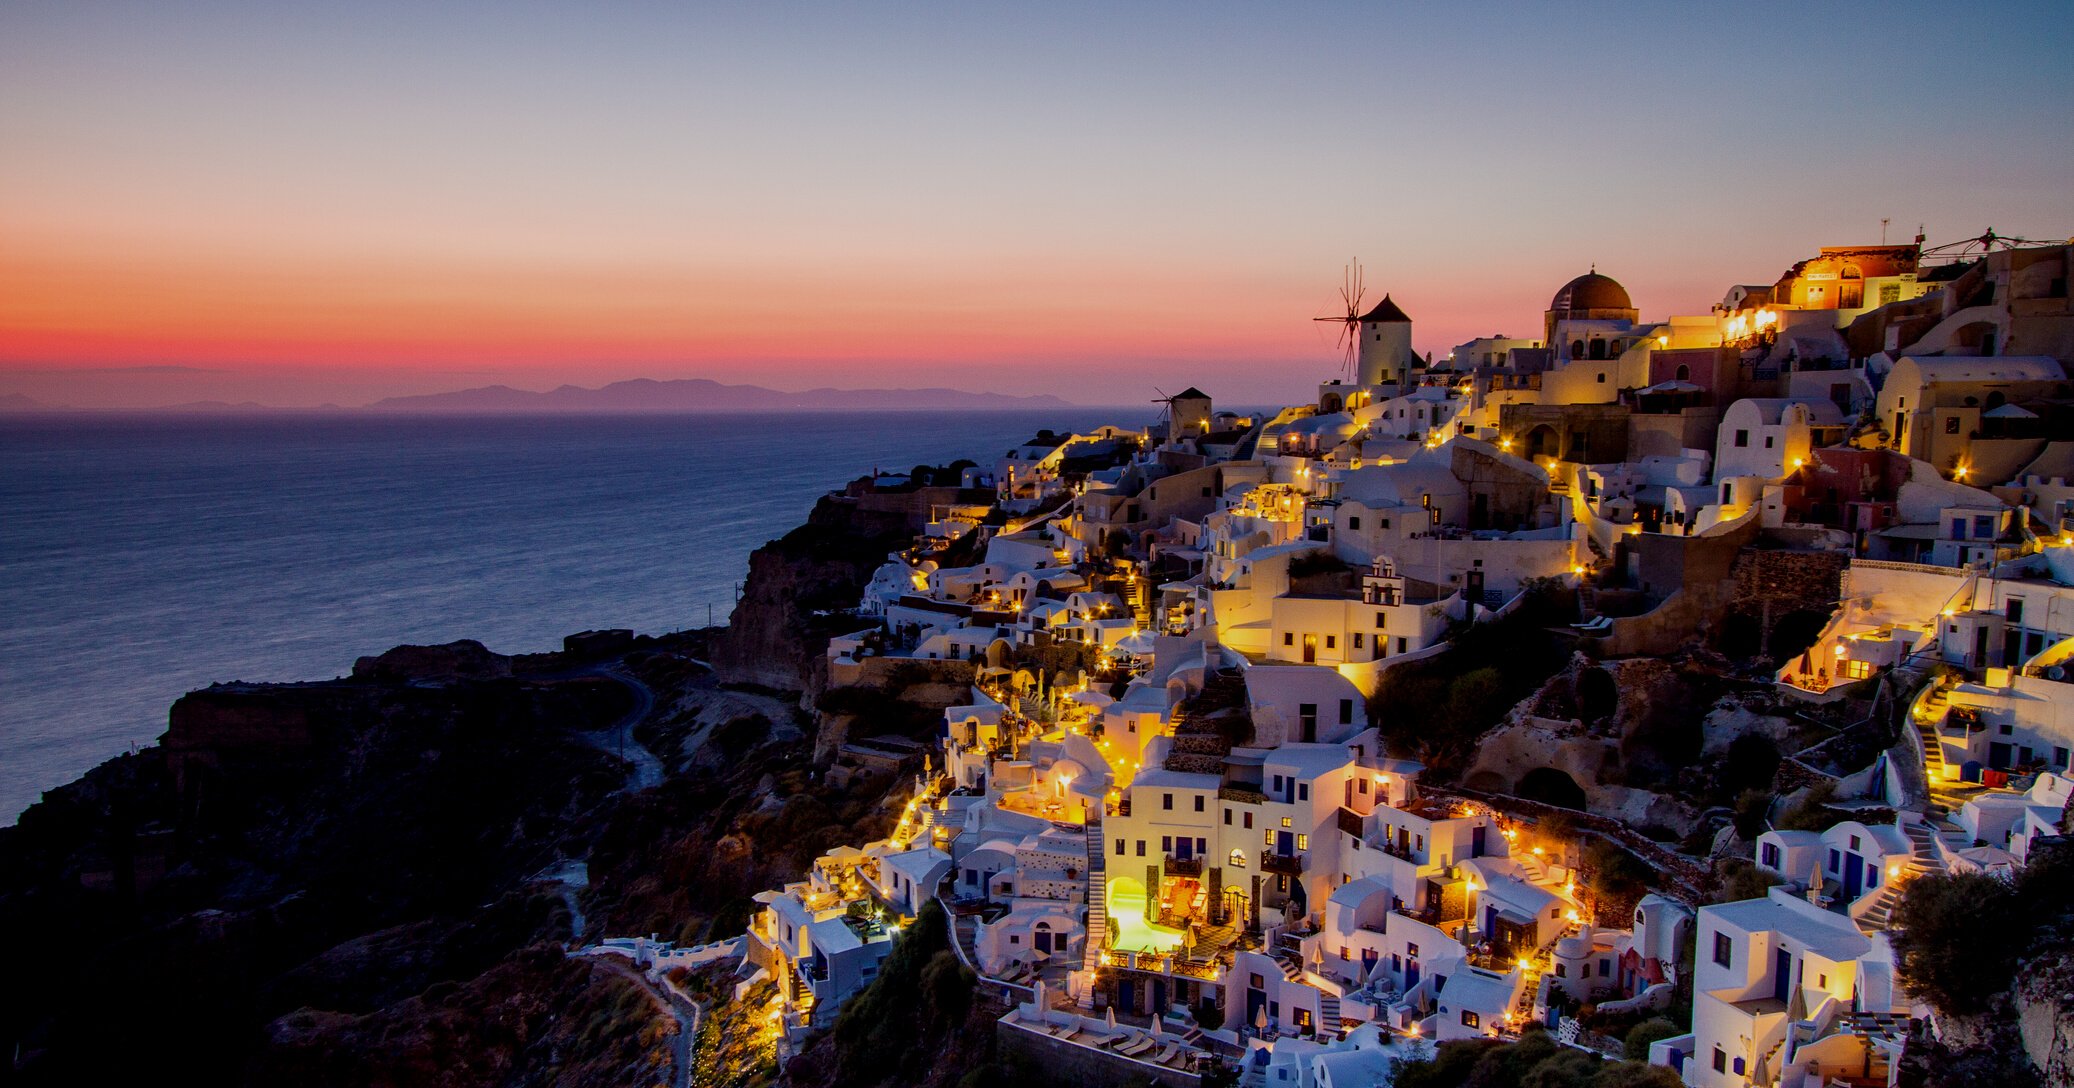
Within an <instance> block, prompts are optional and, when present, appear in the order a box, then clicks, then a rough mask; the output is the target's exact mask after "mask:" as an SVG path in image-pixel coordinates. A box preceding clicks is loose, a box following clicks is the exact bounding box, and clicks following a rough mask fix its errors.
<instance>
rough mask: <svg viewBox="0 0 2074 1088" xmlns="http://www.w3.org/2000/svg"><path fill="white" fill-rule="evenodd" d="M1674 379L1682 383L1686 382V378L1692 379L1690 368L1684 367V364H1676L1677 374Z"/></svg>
mask: <svg viewBox="0 0 2074 1088" xmlns="http://www.w3.org/2000/svg"><path fill="white" fill-rule="evenodd" d="M1676 377H1677V379H1678V380H1679V381H1681V382H1682V381H1684V380H1686V379H1687V378H1690V377H1692V368H1691V367H1689V366H1686V365H1685V364H1684V363H1679V364H1678V373H1677V375H1676Z"/></svg>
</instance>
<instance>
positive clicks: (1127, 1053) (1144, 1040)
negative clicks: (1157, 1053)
mask: <svg viewBox="0 0 2074 1088" xmlns="http://www.w3.org/2000/svg"><path fill="white" fill-rule="evenodd" d="M1155 1045H1157V1044H1155V1043H1154V1042H1153V1041H1152V1036H1150V1035H1141V1036H1139V1037H1138V1038H1136V1039H1133V1040H1131V1041H1130V1042H1128V1043H1125V1044H1124V1045H1122V1046H1120V1047H1117V1048H1116V1052H1117V1053H1118V1054H1121V1055H1123V1056H1124V1057H1126V1058H1135V1057H1137V1056H1138V1055H1140V1054H1143V1053H1145V1052H1146V1051H1148V1050H1151V1049H1152V1048H1153V1047H1154V1046H1155Z"/></svg>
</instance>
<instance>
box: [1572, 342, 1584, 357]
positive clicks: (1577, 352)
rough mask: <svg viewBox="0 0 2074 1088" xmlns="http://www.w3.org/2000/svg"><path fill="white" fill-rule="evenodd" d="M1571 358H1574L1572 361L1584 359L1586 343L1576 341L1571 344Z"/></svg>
mask: <svg viewBox="0 0 2074 1088" xmlns="http://www.w3.org/2000/svg"><path fill="white" fill-rule="evenodd" d="M1570 358H1572V359H1582V358H1584V341H1582V340H1575V341H1572V342H1571V344H1570Z"/></svg>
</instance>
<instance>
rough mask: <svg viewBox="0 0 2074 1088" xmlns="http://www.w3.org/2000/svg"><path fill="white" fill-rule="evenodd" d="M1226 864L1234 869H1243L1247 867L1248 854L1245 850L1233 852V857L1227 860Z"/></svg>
mask: <svg viewBox="0 0 2074 1088" xmlns="http://www.w3.org/2000/svg"><path fill="white" fill-rule="evenodd" d="M1224 863H1225V864H1226V865H1228V866H1230V867H1232V868H1234V869H1243V868H1245V867H1246V852H1245V851H1244V850H1233V851H1232V852H1231V857H1229V858H1226V859H1225V862H1224Z"/></svg>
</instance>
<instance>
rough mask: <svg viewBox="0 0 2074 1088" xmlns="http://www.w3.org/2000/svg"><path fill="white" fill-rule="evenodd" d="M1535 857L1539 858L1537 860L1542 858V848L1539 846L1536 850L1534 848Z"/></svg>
mask: <svg viewBox="0 0 2074 1088" xmlns="http://www.w3.org/2000/svg"><path fill="white" fill-rule="evenodd" d="M1534 856H1535V857H1537V858H1538V857H1540V856H1541V848H1540V847H1538V846H1537V847H1535V848H1534Z"/></svg>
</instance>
